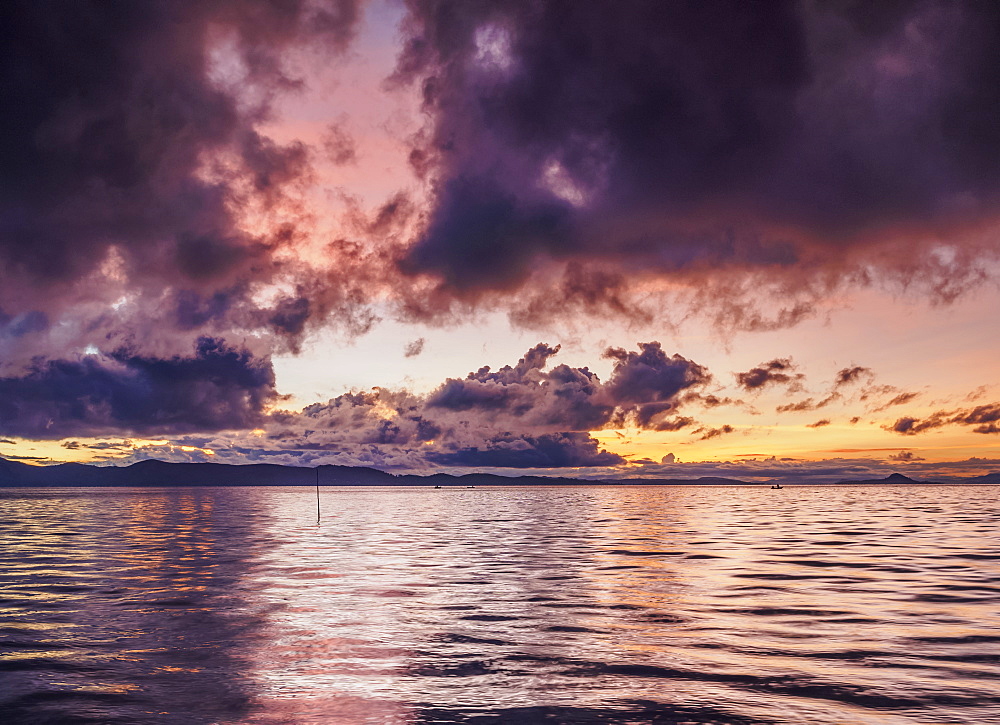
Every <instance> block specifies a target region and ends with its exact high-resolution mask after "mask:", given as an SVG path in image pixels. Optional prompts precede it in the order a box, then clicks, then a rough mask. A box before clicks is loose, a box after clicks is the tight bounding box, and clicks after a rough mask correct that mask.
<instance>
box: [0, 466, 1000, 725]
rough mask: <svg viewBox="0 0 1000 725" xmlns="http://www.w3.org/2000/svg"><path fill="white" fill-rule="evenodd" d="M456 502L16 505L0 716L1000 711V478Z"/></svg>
mask: <svg viewBox="0 0 1000 725" xmlns="http://www.w3.org/2000/svg"><path fill="white" fill-rule="evenodd" d="M446 493H448V494H450V495H443V494H442V492H441V491H437V492H435V491H434V490H433V489H402V488H400V489H386V488H381V489H366V488H351V489H347V488H342V489H341V488H329V489H324V490H323V494H322V498H323V512H324V516H323V519H322V521H321V522H320V523H319V525H316V522H315V499H314V498H311V495H312V492H311V491H310V492H308V495H307V492H305V490H304V489H303V490H296V489H275V488H244V489H237V488H233V489H155V490H153V489H144V490H139V489H136V490H83V489H60V490H46V491H25V490H19V491H12V490H7V491H3V492H2V493H0V540H2V541H3V542H4V546H3V548H2V549H0V721H2V722H4V723H117V722H121V723H146V722H151V723H152V722H166V723H174V722H176V723H267V724H269V723H339V722H344V723H355V722H357V723H368V722H371V723H435V722H441V723H450V722H473V723H508V722H509V723H535V722H539V723H541V722H546V723H548V722H572V723H576V722H581V723H586V722H595V723H597V722H599V723H646V722H650V723H735V724H742V723H788V722H803V723H831V724H832V723H880V724H881V723H888V724H890V725H891V724H894V723H933V722H941V723H956V722H963V723H964V722H976V723H1000V621H998V620H997V617H996V614H997V611H998V610H997V605H998V603H1000V544H998V543H995V532H996V530H997V524H998V523H1000V521H998V519H1000V513H998V507H997V503H998V501H997V499H998V497H1000V489H998V488H997V487H991V486H981V487H935V488H930V487H909V488H907V487H886V488H872V487H866V488H863V489H862V488H831V487H814V488H811V487H802V488H790V487H786V488H785V489H783V490H782V491H780V492H779V491H770V490H768V489H750V488H724V487H718V488H716V487H684V488H667V487H664V488H652V487H635V488H597V487H586V488H568V489H567V488H502V489H501V488H478V489H474V490H464V489H463V490H461V491H459V492H446ZM455 494H457V495H455Z"/></svg>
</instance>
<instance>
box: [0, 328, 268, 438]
mask: <svg viewBox="0 0 1000 725" xmlns="http://www.w3.org/2000/svg"><path fill="white" fill-rule="evenodd" d="M276 397H277V395H276V392H275V389H274V372H273V370H272V368H271V363H270V361H269V360H267V359H256V358H254V357H253V356H252V355H251V354H250V353H249V352H248V351H246V350H237V349H233V348H230V347H228V346H226V345H225V344H224V343H223V342H222V341H221V340H217V339H212V338H202V339H200V340H198V343H197V347H196V349H195V351H194V355H193V356H186V357H169V358H152V357H146V356H142V355H137V354H135V353H133V352H131V351H130V350H128V349H121V350H117V351H115V352H114V353H111V354H109V355H102V356H98V355H88V356H84V357H82V358H79V359H76V360H48V361H45V362H39V363H37V364H36V365H35V366H34V367H33V368H32V369H31V370H30V371H29V372H28V374H27V375H24V376H23V377H18V378H0V433H2V434H3V435H12V436H19V437H24V438H35V439H44V438H47V439H59V438H64V437H67V436H82V435H89V436H96V435H104V434H115V433H117V434H121V433H123V432H124V433H153V434H156V435H162V434H176V433H186V432H193V431H213V430H221V429H245V428H252V427H254V426H256V425H258V424H260V423H261V422H262V421H263V420H264V412H265V407H266V406H267V405H268V404H270V403H271V402H273V401H274V400H275V399H276Z"/></svg>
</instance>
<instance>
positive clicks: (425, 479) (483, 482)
mask: <svg viewBox="0 0 1000 725" xmlns="http://www.w3.org/2000/svg"><path fill="white" fill-rule="evenodd" d="M318 471H319V482H320V484H321V485H324V486H441V487H446V486H458V487H468V486H510V485H517V486H566V485H595V484H606V485H631V486H655V485H699V484H700V485H751V484H748V483H747V482H746V481H739V480H736V479H732V478H712V477H709V478H698V479H663V478H655V479H652V478H626V479H607V480H596V481H595V480H587V479H580V478H568V477H557V476H500V475H497V474H492V473H469V474H465V475H458V476H456V475H453V474H450V473H434V474H431V475H428V476H416V475H411V474H406V475H394V474H391V473H385V472H384V471H379V470H377V469H374V468H364V467H351V466H319V467H318ZM316 476H317V468H306V467H301V466H281V465H275V464H269V463H254V464H246V465H233V464H228V463H167V462H165V461H157V460H148V461H140V462H138V463H133V464H131V465H129V466H121V467H117V466H92V465H87V464H82V463H60V464H57V465H52V466H32V465H29V464H26V463H20V462H18V461H11V460H9V459H5V458H0V487H33V486H38V487H47V486H95V487H113V486H312V485H315V484H316V480H317V478H316Z"/></svg>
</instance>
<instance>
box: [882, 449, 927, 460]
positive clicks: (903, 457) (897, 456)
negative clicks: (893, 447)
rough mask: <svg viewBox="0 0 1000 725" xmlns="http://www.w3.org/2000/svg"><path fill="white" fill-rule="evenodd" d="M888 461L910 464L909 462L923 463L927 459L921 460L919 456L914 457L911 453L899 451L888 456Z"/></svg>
mask: <svg viewBox="0 0 1000 725" xmlns="http://www.w3.org/2000/svg"><path fill="white" fill-rule="evenodd" d="M888 460H890V461H901V462H910V461H924V460H927V459H925V458H921V457H920V456H918V455H916V454H915V453H914V452H913V451H900V452H899V453H894V454H892V455H891V456H889V457H888Z"/></svg>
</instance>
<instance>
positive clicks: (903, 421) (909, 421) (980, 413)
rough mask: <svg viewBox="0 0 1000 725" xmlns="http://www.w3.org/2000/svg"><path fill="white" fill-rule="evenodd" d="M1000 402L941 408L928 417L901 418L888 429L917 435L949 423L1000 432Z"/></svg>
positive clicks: (976, 430) (887, 428) (981, 431)
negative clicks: (950, 408)
mask: <svg viewBox="0 0 1000 725" xmlns="http://www.w3.org/2000/svg"><path fill="white" fill-rule="evenodd" d="M998 422H1000V403H991V404H988V405H977V406H976V407H975V408H968V409H966V410H952V411H945V410H939V411H937V412H935V413H932V414H931V415H929V416H927V417H926V418H913V417H909V416H906V417H903V418H899V419H898V420H897V421H896V422H895V423H893V424H892V425H891V426H886V428H885V429H886V430H889V431H892V432H894V433H901V434H903V435H916V434H917V433H923V432H924V431H927V430H933V429H935V428H943V427H944V426H948V425H966V426H974V427H973V428H972V432H973V433H986V434H989V433H1000V426H998V425H997V423H998Z"/></svg>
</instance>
